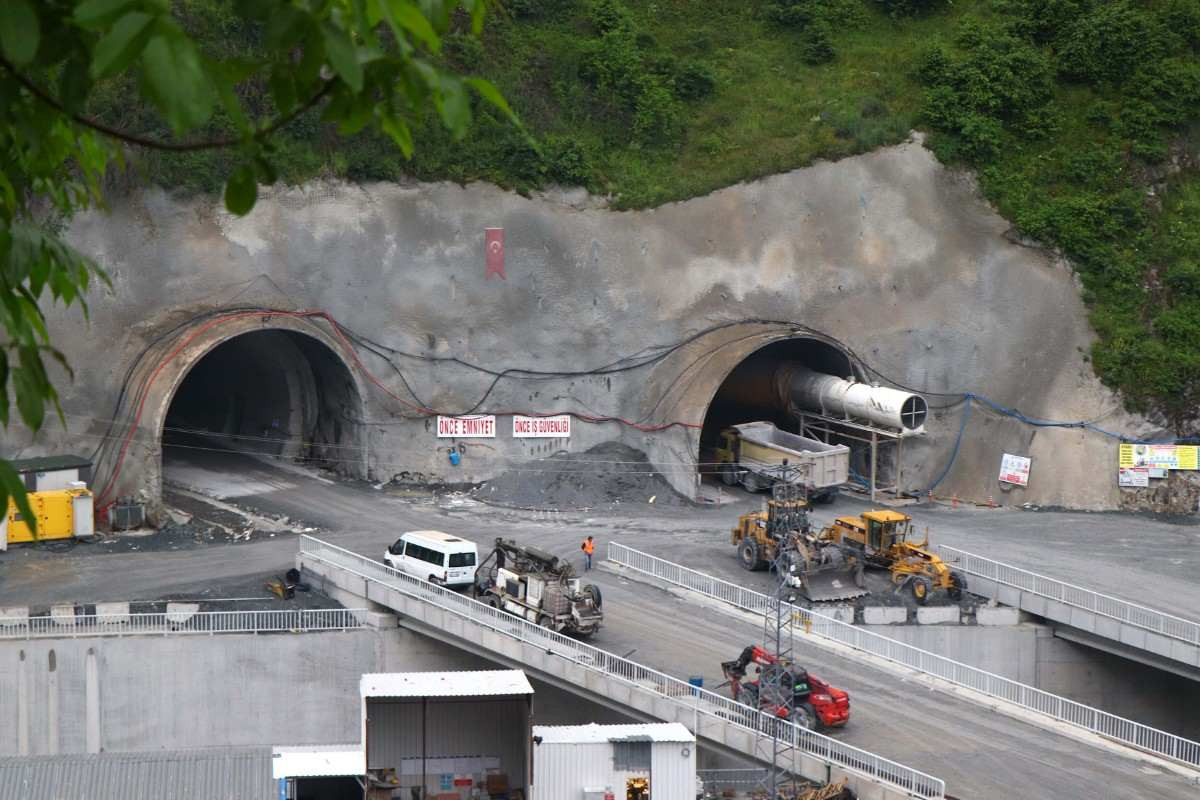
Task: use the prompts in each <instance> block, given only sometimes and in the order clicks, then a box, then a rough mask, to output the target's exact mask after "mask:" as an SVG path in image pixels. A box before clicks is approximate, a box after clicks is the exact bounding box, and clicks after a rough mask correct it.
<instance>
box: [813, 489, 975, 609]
mask: <svg viewBox="0 0 1200 800" xmlns="http://www.w3.org/2000/svg"><path fill="white" fill-rule="evenodd" d="M817 538H818V540H819V541H822V542H829V543H832V544H834V545H836V546H837V547H838V549H840V550H841V551H842V553H843V554H844V555H846V556H847V557H848V558H853V557H856V556H857V557H858V558H861V559H862V560H863V562H865V563H867V564H870V565H873V566H878V567H883V568H885V569H887V570H889V571H890V572H891V574H892V583H894V584H896V585H897V586H899V587H905V586H907V588H908V590H909V591H910V592H911V593H912V596H913V600H915V601H916V602H917V604H918V605H925V602H926V601H927V600H928V599H929V594H930V592H932V591H934V590H943V589H944V590H945V591H946V593H947V594H948V595H949V596H950V599H951V600H956V601H957V600H960V599H961V598H962V594H963V592H964V591H966V589H967V579H966V578H964V577H963V576H962V575H961V574H960V573H958V572H955V571H953V570H951V569H950V567H949V565H947V564H946V562H945V561H942V559H941V557H939V556H938V555H937V554H935V553H933V552H932V551H930V550H929V534H928V532H926V534H925V538H924V539H923V540H922V541H920V542H913V541H910V539H911V538H913V534H912V517H910V516H908V515H907V514H902V513H900V512H899V511H888V510H881V511H866V512H863V513H862V514H861V515H859V516H857V517H838V518H837V519H835V520H834V521H833V524H832V525H830V526H829V527H827V528H825V529H824V530H822V531H821V533H820V535H819V536H818V537H817Z"/></svg>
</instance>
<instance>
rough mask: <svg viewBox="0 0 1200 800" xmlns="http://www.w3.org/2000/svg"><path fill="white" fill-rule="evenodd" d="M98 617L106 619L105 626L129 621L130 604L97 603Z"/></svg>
mask: <svg viewBox="0 0 1200 800" xmlns="http://www.w3.org/2000/svg"><path fill="white" fill-rule="evenodd" d="M96 616H98V617H104V624H105V625H118V624H121V623H124V622H128V621H129V603H96Z"/></svg>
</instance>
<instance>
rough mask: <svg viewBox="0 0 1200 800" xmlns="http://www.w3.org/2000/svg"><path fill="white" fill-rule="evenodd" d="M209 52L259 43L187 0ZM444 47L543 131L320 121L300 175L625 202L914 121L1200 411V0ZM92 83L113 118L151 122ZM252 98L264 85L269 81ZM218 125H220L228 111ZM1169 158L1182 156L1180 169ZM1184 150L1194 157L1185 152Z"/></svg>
mask: <svg viewBox="0 0 1200 800" xmlns="http://www.w3.org/2000/svg"><path fill="white" fill-rule="evenodd" d="M179 3H180V7H181V8H184V9H186V16H187V24H188V27H189V30H192V31H194V32H196V33H197V34H198V35H199V36H200V37H201V38H205V39H207V41H208V42H209V46H210V52H213V53H215V54H242V53H250V52H253V49H254V42H255V37H256V35H257V32H256V31H254V30H253V29H249V28H245V27H243V26H240V25H239V24H238V23H237V21H236V19H234V18H233V17H232V16H231V15H230V13H229V11H228V3H229V0H186V2H184V1H183V0H179ZM506 9H507V10H504V11H500V12H497V13H496V14H493V16H492V18H491V20H490V22H489V25H488V27H487V29H486V31H485V33H484V36H483V39H482V41H474V40H471V39H470V38H469V37H465V36H462V37H455V36H452V37H451V38H450V40H449V42H448V44H447V48H446V53H447V58H448V59H450V60H451V61H452V62H453V63H454V64H455V65H456V66H459V67H461V68H463V69H466V70H471V71H478V72H479V73H480V74H483V75H484V76H486V77H488V78H490V79H491V80H492V81H493V82H495V83H496V85H497V86H498V87H500V89H501V90H502V91H503V92H504V94H505V95H506V96H507V97H508V99H509V101H510V103H511V104H512V106H513V107H514V109H515V110H516V111H517V113H518V114H519V115H520V117H521V118H522V120H523V121H524V123H525V125H526V128H527V130H528V131H529V133H530V134H531V136H529V137H527V136H525V135H523V134H521V133H520V132H518V131H516V130H515V129H513V128H512V127H511V126H509V125H507V124H505V123H503V122H501V121H499V120H498V119H496V118H495V117H494V116H491V115H490V114H489V113H488V112H487V111H486V110H481V113H479V114H478V115H477V119H476V122H475V124H474V126H473V128H472V129H471V131H470V133H469V134H468V136H467V137H466V139H465V140H464V141H461V142H452V141H449V140H448V139H447V137H446V135H445V134H444V133H443V131H442V129H441V127H440V126H439V125H438V124H436V123H435V121H434V120H431V119H427V120H413V121H412V127H413V129H414V131H415V133H416V138H417V143H418V146H417V152H416V154H415V156H414V158H413V159H412V160H411V161H405V160H404V159H403V158H402V157H401V156H400V154H399V153H398V152H397V151H396V149H395V147H394V146H393V145H392V144H391V142H390V141H387V140H384V139H382V138H380V137H379V136H377V135H375V134H370V133H367V134H362V135H358V136H354V137H352V138H349V139H342V138H339V137H337V136H335V135H334V134H333V133H332V132H331V131H330V130H329V129H328V128H327V127H326V126H324V125H323V124H321V123H319V122H318V121H317V119H316V118H315V116H314V117H308V118H304V119H301V120H299V121H298V122H297V123H296V124H295V125H293V126H292V127H290V128H289V129H287V130H286V131H285V132H284V133H283V135H282V136H280V138H279V141H278V148H279V150H278V153H277V157H276V161H277V163H278V164H279V166H280V168H281V177H282V178H283V179H284V180H286V181H289V182H301V181H304V180H307V179H309V178H312V177H314V176H317V175H322V174H325V175H336V176H339V177H345V178H348V179H351V180H358V181H366V180H396V179H400V178H403V177H416V178H420V179H428V180H443V179H449V180H454V181H459V182H466V181H471V180H486V181H491V182H494V183H497V184H499V185H501V186H506V187H511V188H514V189H516V190H518V191H522V192H527V191H530V190H533V189H536V188H538V187H541V186H544V185H546V184H549V183H560V184H568V185H581V186H585V187H587V188H588V189H589V190H591V191H593V192H596V193H600V194H604V195H608V196H610V197H611V199H612V203H613V205H614V206H615V207H618V208H641V207H648V206H654V205H658V204H661V203H664V202H669V201H676V200H684V199H687V198H690V197H695V196H698V195H703V194H706V193H708V192H711V191H713V190H715V189H719V188H721V187H724V186H728V185H731V184H733V183H737V182H739V181H745V180H752V179H755V178H759V177H762V176H765V175H770V174H774V173H778V172H782V171H786V170H791V169H795V168H798V167H802V166H805V165H807V164H809V163H811V162H812V161H813V160H814V159H817V158H824V159H837V158H841V157H845V156H849V155H853V154H856V153H861V152H866V151H869V150H873V149H875V148H878V147H880V146H883V145H888V144H893V143H896V142H899V141H902V140H903V139H904V138H905V137H906V135H907V133H908V131H909V130H911V129H912V128H914V127H919V128H922V129H924V130H927V131H930V132H932V134H933V135H932V136H931V137H930V139H929V142H930V146H931V147H932V148H933V149H934V151H935V152H936V153H937V154H938V156H939V157H940V158H941V159H942V160H943V161H945V162H948V163H961V164H964V165H967V166H970V167H972V168H974V169H975V170H977V172H978V174H979V176H980V184H981V186H982V188H983V190H984V192H985V193H986V194H987V196H988V197H989V198H990V199H991V200H992V202H994V203H995V204H996V205H997V207H998V208H999V209H1000V211H1001V213H1003V214H1004V215H1005V216H1006V217H1007V218H1009V219H1010V220H1012V221H1013V222H1014V223H1015V224H1016V225H1017V227H1018V228H1020V229H1021V230H1022V231H1023V232H1024V233H1025V234H1027V235H1029V236H1031V237H1033V238H1036V239H1038V240H1040V241H1042V242H1044V243H1046V244H1048V245H1051V246H1054V247H1057V248H1059V249H1061V250H1062V251H1063V252H1065V253H1066V254H1067V255H1068V256H1070V257H1071V259H1072V261H1073V263H1074V264H1075V265H1076V266H1077V268H1078V269H1079V271H1080V274H1081V276H1082V279H1083V283H1084V286H1085V300H1087V302H1088V303H1089V305H1090V308H1091V312H1092V322H1093V324H1094V326H1095V328H1096V330H1097V332H1098V333H1099V336H1100V339H1099V342H1098V343H1097V345H1096V347H1095V349H1094V351H1093V353H1092V360H1093V363H1094V364H1095V367H1096V369H1097V372H1098V374H1099V375H1100V376H1101V377H1102V378H1103V379H1104V380H1105V381H1106V382H1108V383H1109V384H1110V385H1112V386H1114V387H1116V388H1118V389H1120V390H1121V391H1122V392H1123V394H1124V397H1125V399H1126V401H1127V403H1128V405H1129V406H1130V407H1131V408H1133V409H1136V410H1140V411H1146V412H1150V413H1152V414H1154V415H1156V416H1157V417H1158V418H1159V419H1160V420H1161V421H1162V422H1163V423H1164V424H1166V425H1169V426H1170V427H1171V428H1173V429H1174V430H1175V431H1176V432H1177V433H1179V434H1181V435H1184V434H1193V435H1194V434H1195V433H1196V426H1197V419H1198V417H1200V312H1198V309H1200V240H1198V239H1197V234H1196V231H1197V230H1200V178H1198V177H1197V172H1196V168H1195V164H1196V163H1197V162H1200V144H1198V142H1200V136H1198V135H1197V127H1196V126H1197V122H1198V119H1200V116H1198V115H1200V60H1198V59H1197V53H1198V48H1200V0H1145V2H1132V1H1131V0H1072V2H1069V3H1068V2H1062V3H1049V4H1048V3H1045V2H1044V0H961V1H960V2H956V3H953V4H950V3H948V2H945V0H761V1H760V2H750V3H747V2H745V0H740V2H735V1H734V0H710V2H706V3H698V2H695V0H652V1H651V2H636V3H635V2H632V0H625V2H622V0H508V2H507V3H506ZM127 97H128V92H127V91H123V90H122V88H121V87H110V89H109V90H108V91H107V92H104V93H101V94H100V95H99V96H98V98H97V103H96V108H95V109H94V110H95V111H96V113H98V114H99V115H100V116H101V117H103V118H105V119H107V120H109V121H113V122H119V123H123V124H125V125H126V126H127V127H128V126H130V125H132V126H133V127H135V128H136V127H144V128H147V129H152V128H153V126H154V121H153V118H152V117H150V115H147V114H144V113H141V112H140V111H139V110H137V109H132V110H131V109H129V108H127V107H126V106H125V102H126V98H127ZM250 99H253V98H250ZM212 128H213V131H212V132H220V131H221V130H222V128H223V125H222V123H221V121H220V120H219V119H218V120H216V121H215V122H214V123H213V126H212ZM226 158H227V156H225V155H222V154H220V153H204V154H192V155H189V156H187V157H183V158H180V157H170V156H163V155H158V154H152V155H149V156H143V157H142V160H141V161H140V163H139V165H138V166H139V168H140V169H141V170H142V171H143V172H144V174H145V175H146V176H147V177H148V178H149V179H150V180H152V181H155V182H158V183H160V184H162V185H164V186H170V187H173V188H175V189H177V190H179V191H182V192H188V191H205V192H211V191H216V190H217V189H218V188H219V187H220V185H221V182H222V180H223V179H224V177H225V175H226V174H227V172H228V167H229V165H228V163H227V162H226V160H225V159H226ZM1168 165H1175V166H1172V167H1171V168H1170V169H1167V166H1168ZM1176 167H1181V169H1177V168H1176Z"/></svg>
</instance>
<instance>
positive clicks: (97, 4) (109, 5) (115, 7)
mask: <svg viewBox="0 0 1200 800" xmlns="http://www.w3.org/2000/svg"><path fill="white" fill-rule="evenodd" d="M134 2H135V0H85V2H83V3H80V4H79V6H78V7H76V9H75V24H77V25H79V26H81V27H84V28H98V27H101V26H103V25H106V24H108V23H109V22H111V21H112V20H113V19H114V18H116V16H117V15H118V14H120V13H121V12H122V11H124V10H125V9H126V8H128V7H129V6H131V5H133V4H134Z"/></svg>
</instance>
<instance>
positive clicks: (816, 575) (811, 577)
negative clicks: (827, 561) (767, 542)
mask: <svg viewBox="0 0 1200 800" xmlns="http://www.w3.org/2000/svg"><path fill="white" fill-rule="evenodd" d="M800 591H802V592H803V593H804V596H805V597H807V598H808V599H809V600H812V601H813V602H814V603H816V602H820V601H823V600H850V599H852V598H855V597H862V596H863V595H865V594H869V592H868V591H867V590H866V589H860V588H859V587H858V586H857V585H856V584H855V582H854V570H853V569H850V570H847V569H825V570H816V571H813V572H807V573H804V574H802V575H801V576H800Z"/></svg>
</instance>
